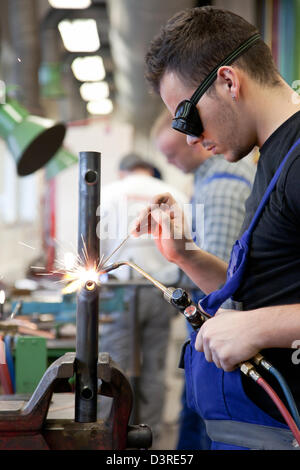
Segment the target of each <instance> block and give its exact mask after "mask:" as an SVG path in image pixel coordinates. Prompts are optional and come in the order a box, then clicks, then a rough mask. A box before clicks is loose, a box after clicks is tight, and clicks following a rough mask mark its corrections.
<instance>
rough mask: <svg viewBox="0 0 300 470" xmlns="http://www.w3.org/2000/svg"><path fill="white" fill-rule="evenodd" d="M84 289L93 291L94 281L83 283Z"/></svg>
mask: <svg viewBox="0 0 300 470" xmlns="http://www.w3.org/2000/svg"><path fill="white" fill-rule="evenodd" d="M85 288H86V289H87V290H94V289H95V282H94V281H87V282H86V283H85Z"/></svg>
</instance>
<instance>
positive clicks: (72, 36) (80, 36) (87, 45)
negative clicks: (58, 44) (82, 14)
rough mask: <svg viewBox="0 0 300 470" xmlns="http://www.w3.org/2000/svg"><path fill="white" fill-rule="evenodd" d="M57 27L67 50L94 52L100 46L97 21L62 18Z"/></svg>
mask: <svg viewBox="0 0 300 470" xmlns="http://www.w3.org/2000/svg"><path fill="white" fill-rule="evenodd" d="M58 29H59V32H60V34H61V37H62V40H63V43H64V46H65V48H66V49H67V51H69V52H95V51H97V50H98V49H99V47H100V40H99V34H98V30H97V23H96V21H95V20H93V19H77V20H63V21H60V23H59V24H58Z"/></svg>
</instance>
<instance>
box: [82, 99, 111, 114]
mask: <svg viewBox="0 0 300 470" xmlns="http://www.w3.org/2000/svg"><path fill="white" fill-rule="evenodd" d="M86 107H87V110H88V112H89V113H90V114H110V113H111V112H112V110H113V104H112V101H111V100H108V99H103V100H99V101H89V102H88V104H87V106H86Z"/></svg>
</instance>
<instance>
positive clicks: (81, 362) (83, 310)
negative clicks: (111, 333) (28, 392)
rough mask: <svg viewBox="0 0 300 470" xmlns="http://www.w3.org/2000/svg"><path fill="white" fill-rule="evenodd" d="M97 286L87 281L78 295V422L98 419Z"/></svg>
mask: <svg viewBox="0 0 300 470" xmlns="http://www.w3.org/2000/svg"><path fill="white" fill-rule="evenodd" d="M98 306H99V289H98V286H97V285H96V284H95V283H93V282H90V281H88V282H87V283H86V285H85V286H84V287H83V288H82V289H81V290H80V291H79V292H78V295H77V318H76V321H77V333H76V360H75V370H76V386H75V421H77V422H80V423H92V422H95V421H97V388H98V379H97V361H98V309H99V307H98Z"/></svg>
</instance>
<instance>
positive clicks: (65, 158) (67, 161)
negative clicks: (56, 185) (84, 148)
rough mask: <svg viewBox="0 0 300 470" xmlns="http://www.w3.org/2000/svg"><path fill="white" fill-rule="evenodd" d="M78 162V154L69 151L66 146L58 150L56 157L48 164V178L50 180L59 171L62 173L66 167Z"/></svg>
mask: <svg viewBox="0 0 300 470" xmlns="http://www.w3.org/2000/svg"><path fill="white" fill-rule="evenodd" d="M74 163H78V157H77V155H73V153H71V152H69V151H68V150H66V149H65V148H61V149H60V150H58V152H56V154H55V155H54V157H53V158H52V159H51V160H50V162H49V163H47V165H46V178H47V179H48V180H49V179H51V178H54V177H55V176H56V175H57V174H58V173H60V172H61V171H62V170H64V169H65V168H68V167H69V166H72V165H74Z"/></svg>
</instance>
